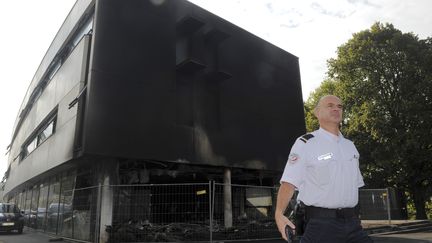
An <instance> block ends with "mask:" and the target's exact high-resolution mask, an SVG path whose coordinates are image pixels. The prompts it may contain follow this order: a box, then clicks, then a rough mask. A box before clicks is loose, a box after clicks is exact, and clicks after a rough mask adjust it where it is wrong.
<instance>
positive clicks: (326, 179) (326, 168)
mask: <svg viewBox="0 0 432 243" xmlns="http://www.w3.org/2000/svg"><path fill="white" fill-rule="evenodd" d="M332 161H333V160H331V159H329V160H321V161H318V160H317V161H315V163H314V164H313V166H312V173H313V176H314V177H315V179H316V181H317V183H318V184H319V185H327V184H329V183H330V179H331V178H330V177H331V173H330V172H331V171H330V164H331V162H332Z"/></svg>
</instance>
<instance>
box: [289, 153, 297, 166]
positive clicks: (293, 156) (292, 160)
mask: <svg viewBox="0 0 432 243" xmlns="http://www.w3.org/2000/svg"><path fill="white" fill-rule="evenodd" d="M298 160H299V156H298V154H290V155H289V157H288V162H290V163H291V164H294V163H296V162H297V161H298Z"/></svg>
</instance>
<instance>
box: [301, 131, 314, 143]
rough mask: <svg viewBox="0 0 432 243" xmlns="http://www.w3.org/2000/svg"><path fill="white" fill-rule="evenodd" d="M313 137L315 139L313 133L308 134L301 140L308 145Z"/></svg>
mask: <svg viewBox="0 0 432 243" xmlns="http://www.w3.org/2000/svg"><path fill="white" fill-rule="evenodd" d="M313 137H314V135H312V133H308V134H305V135H303V136H301V137H300V140H301V141H303V142H304V143H306V142H307V141H308V140H309V139H311V138H313Z"/></svg>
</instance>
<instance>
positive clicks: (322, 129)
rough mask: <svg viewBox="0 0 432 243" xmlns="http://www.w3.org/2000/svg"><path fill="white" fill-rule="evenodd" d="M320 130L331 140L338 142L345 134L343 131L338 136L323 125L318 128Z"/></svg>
mask: <svg viewBox="0 0 432 243" xmlns="http://www.w3.org/2000/svg"><path fill="white" fill-rule="evenodd" d="M318 132H319V133H321V134H322V135H323V136H324V137H326V138H328V139H330V140H331V141H334V142H337V143H338V142H339V141H341V139H342V138H343V135H342V133H341V132H339V136H336V135H334V134H333V133H331V132H329V131H327V130H325V129H324V128H322V127H320V128H319V129H318Z"/></svg>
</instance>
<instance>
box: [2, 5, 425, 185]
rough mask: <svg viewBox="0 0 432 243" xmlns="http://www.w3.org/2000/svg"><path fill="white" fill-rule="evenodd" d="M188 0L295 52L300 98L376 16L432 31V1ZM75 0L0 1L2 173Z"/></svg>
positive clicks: (414, 29)
mask: <svg viewBox="0 0 432 243" xmlns="http://www.w3.org/2000/svg"><path fill="white" fill-rule="evenodd" d="M143 1H144V0H143ZM151 1H159V2H160V1H162V2H163V1H164V0H151ZM165 1H174V0H165ZM190 1H191V2H193V3H195V4H197V5H199V6H201V7H203V8H205V9H207V10H209V11H210V12H212V13H214V14H216V15H218V16H220V17H222V18H224V19H226V20H228V21H230V22H232V23H234V24H236V25H238V26H240V27H241V28H243V29H245V30H247V31H249V32H251V33H253V34H255V35H257V36H259V37H260V38H262V39H264V40H266V41H269V42H271V43H273V44H274V45H276V46H278V47H280V48H282V49H284V50H286V51H287V52H289V53H291V54H293V55H295V56H297V57H298V58H299V62H300V74H301V82H302V93H303V99H304V100H306V99H307V98H308V96H309V94H310V92H312V91H313V90H314V89H316V88H317V87H319V85H320V83H321V82H322V81H323V80H324V79H325V77H326V70H327V66H326V61H327V60H328V59H329V58H332V57H335V54H336V50H337V47H338V46H340V45H342V44H344V43H345V42H347V41H348V40H349V39H350V38H351V37H352V34H353V33H356V32H359V31H362V30H365V29H368V28H370V27H371V26H372V24H373V23H374V22H376V21H380V22H382V23H387V22H388V23H392V24H393V25H394V26H395V27H396V28H397V29H399V30H401V31H402V32H412V33H414V34H416V35H418V37H419V38H420V39H425V38H426V37H431V36H432V14H430V11H431V10H432V1H431V0H410V1H407V0H319V1H318V0H315V1H314V0H296V1H294V0H190ZM74 3H75V0H38V1H35V0H13V1H11V0H0V31H1V35H0V113H1V119H0V179H1V178H2V177H3V174H4V172H5V171H6V169H7V157H8V155H7V154H6V147H7V146H8V145H9V143H10V141H11V137H12V129H13V126H14V123H15V119H16V117H17V114H18V112H19V111H18V110H19V108H20V105H21V102H22V100H23V98H24V96H25V93H26V91H27V87H28V86H29V84H30V82H31V80H32V78H33V75H34V74H35V72H36V70H37V68H38V66H39V64H40V62H41V60H42V58H43V56H44V55H45V53H46V51H47V50H48V47H49V46H50V44H51V42H52V40H53V38H54V36H55V35H56V33H57V31H58V29H59V28H60V26H61V24H62V23H63V21H64V19H65V18H66V16H67V14H68V13H69V11H70V9H71V8H72V6H73V5H74Z"/></svg>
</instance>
